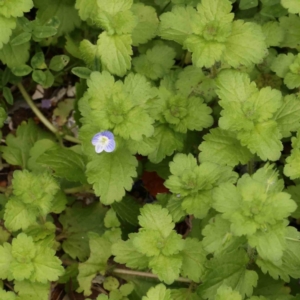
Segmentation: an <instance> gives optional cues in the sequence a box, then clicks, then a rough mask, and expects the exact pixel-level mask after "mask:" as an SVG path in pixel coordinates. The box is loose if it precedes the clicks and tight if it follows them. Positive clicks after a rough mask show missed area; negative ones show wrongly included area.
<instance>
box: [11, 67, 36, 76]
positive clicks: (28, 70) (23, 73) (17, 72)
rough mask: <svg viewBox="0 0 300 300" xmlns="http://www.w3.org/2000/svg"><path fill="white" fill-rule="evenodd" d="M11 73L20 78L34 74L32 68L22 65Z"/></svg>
mask: <svg viewBox="0 0 300 300" xmlns="http://www.w3.org/2000/svg"><path fill="white" fill-rule="evenodd" d="M11 71H12V72H13V73H14V74H15V75H16V76H19V77H22V76H26V75H28V74H30V73H31V72H32V68H31V67H30V66H28V65H25V64H24V65H20V66H18V67H14V68H12V69H11Z"/></svg>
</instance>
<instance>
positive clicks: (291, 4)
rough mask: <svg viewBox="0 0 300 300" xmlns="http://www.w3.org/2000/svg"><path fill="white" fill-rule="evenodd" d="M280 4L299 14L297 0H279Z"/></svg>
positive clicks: (299, 7)
mask: <svg viewBox="0 0 300 300" xmlns="http://www.w3.org/2000/svg"><path fill="white" fill-rule="evenodd" d="M281 5H282V6H283V7H284V8H287V9H288V11H289V13H291V14H300V3H299V1H297V0H281Z"/></svg>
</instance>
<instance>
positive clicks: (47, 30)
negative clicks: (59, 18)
mask: <svg viewBox="0 0 300 300" xmlns="http://www.w3.org/2000/svg"><path fill="white" fill-rule="evenodd" d="M32 34H33V36H34V37H35V38H36V39H46V38H49V37H51V36H54V35H56V34H57V28H56V27H54V26H49V25H48V24H47V25H45V26H41V25H40V24H38V25H36V26H34V28H33V31H32Z"/></svg>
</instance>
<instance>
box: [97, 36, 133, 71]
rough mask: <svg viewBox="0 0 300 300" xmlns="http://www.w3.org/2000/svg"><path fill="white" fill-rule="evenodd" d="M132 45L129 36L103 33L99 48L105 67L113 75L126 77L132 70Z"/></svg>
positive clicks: (98, 44)
mask: <svg viewBox="0 0 300 300" xmlns="http://www.w3.org/2000/svg"><path fill="white" fill-rule="evenodd" d="M131 43H132V40H131V36H130V35H129V34H124V35H112V36H109V35H108V34H107V33H106V32H103V33H101V34H100V35H99V39H98V41H97V47H98V51H99V53H100V58H101V63H102V65H103V67H104V68H105V69H107V70H108V71H109V72H110V73H112V74H115V75H118V76H124V75H125V74H126V73H127V70H129V69H130V68H131V55H132V49H131Z"/></svg>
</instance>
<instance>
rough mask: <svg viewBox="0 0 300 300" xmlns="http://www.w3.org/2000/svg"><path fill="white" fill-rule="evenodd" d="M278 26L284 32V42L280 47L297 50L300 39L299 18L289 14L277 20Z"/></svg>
mask: <svg viewBox="0 0 300 300" xmlns="http://www.w3.org/2000/svg"><path fill="white" fill-rule="evenodd" d="M279 22H280V26H281V27H282V28H283V30H284V40H283V41H282V43H281V45H280V46H281V47H289V48H297V47H298V45H299V38H300V32H299V29H300V17H299V16H297V15H293V14H289V15H288V16H283V17H281V18H280V19H279Z"/></svg>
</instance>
